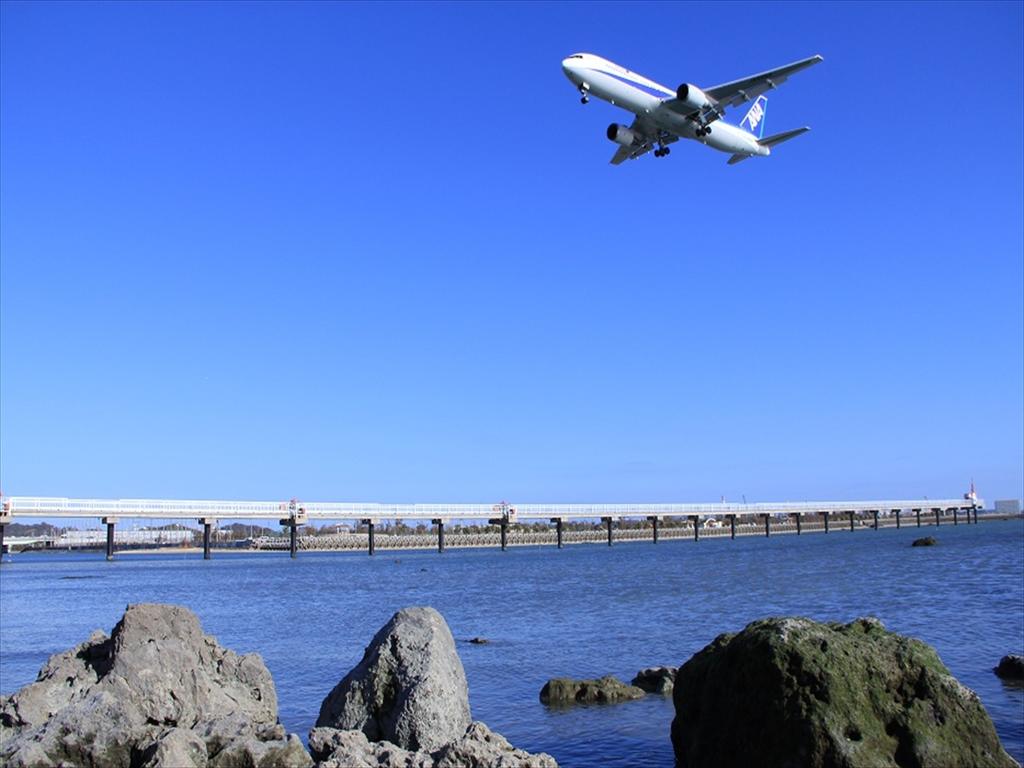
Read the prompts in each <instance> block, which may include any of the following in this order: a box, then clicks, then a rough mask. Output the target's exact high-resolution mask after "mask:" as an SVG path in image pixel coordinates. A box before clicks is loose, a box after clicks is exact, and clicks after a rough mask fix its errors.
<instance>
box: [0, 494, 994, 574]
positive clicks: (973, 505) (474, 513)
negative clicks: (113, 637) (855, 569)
mask: <svg viewBox="0 0 1024 768" xmlns="http://www.w3.org/2000/svg"><path fill="white" fill-rule="evenodd" d="M983 506H984V501H983V500H982V499H979V498H978V497H977V496H975V495H974V493H973V492H972V493H968V494H965V495H964V496H963V497H962V498H959V499H927V498H925V499H897V500H883V501H799V502H789V501H785V502H771V503H756V504H745V503H744V504H735V503H724V502H723V503H720V504H510V503H508V502H500V503H498V504H377V503H366V504H361V503H352V502H300V501H298V500H296V499H292V500H290V501H285V502H280V501H195V500H163V499H67V498H54V497H40V496H11V497H9V498H6V499H4V500H3V504H2V506H0V552H2V551H3V536H4V533H3V532H4V528H5V527H6V526H7V525H8V524H10V523H11V522H12V521H13V520H14V518H15V517H26V518H29V517H37V518H38V517H44V518H48V519H53V518H61V519H65V518H97V517H98V518H99V519H100V520H101V521H102V522H103V523H104V524H105V525H106V527H107V542H106V543H107V559H108V560H111V559H113V556H114V527H115V526H116V525H117V523H118V522H120V521H122V520H131V519H159V520H170V519H183V520H196V521H197V522H198V523H199V524H201V525H202V526H203V557H204V558H205V559H209V558H210V530H211V526H212V525H213V524H214V523H216V522H217V521H218V520H277V521H278V522H279V523H280V525H282V526H286V527H287V528H288V529H289V551H290V553H291V556H292V557H295V556H296V553H297V550H298V546H297V534H296V531H297V528H298V527H299V526H300V525H305V524H307V523H308V522H309V521H310V520H331V521H338V520H353V521H357V522H359V523H361V524H364V525H366V526H367V529H368V533H369V535H368V543H367V547H368V550H369V554H371V555H372V554H373V553H374V549H375V540H374V534H375V529H376V526H377V525H379V524H380V523H381V522H382V521H399V520H429V521H430V522H431V523H432V524H433V525H435V526H436V528H437V542H438V550H439V551H443V550H444V527H445V524H446V523H448V522H450V521H452V520H466V521H472V522H476V523H485V524H488V525H497V526H498V527H499V529H500V534H501V535H500V546H501V549H502V550H504V549H505V548H506V546H507V531H508V526H509V525H510V524H512V523H515V522H516V521H518V520H543V521H547V522H550V523H552V524H554V526H555V531H556V536H557V545H558V547H559V548H561V547H562V544H563V535H562V529H563V525H564V523H565V521H567V520H596V519H600V520H601V521H602V522H604V524H605V526H606V530H607V538H608V545H609V546H611V544H612V542H613V540H614V526H615V523H616V522H617V521H620V520H623V519H641V520H647V521H649V522H650V523H651V530H652V538H653V541H654V543H657V542H658V524H659V522H661V521H664V520H667V519H672V518H684V519H688V520H690V521H692V523H693V530H694V538H699V536H700V521H701V520H707V519H709V518H714V519H726V520H728V521H729V526H730V534H731V536H732V537H733V538H735V536H736V519H737V518H746V519H748V520H750V519H752V520H754V521H755V522H756V521H757V519H758V518H760V519H761V520H762V521H763V523H764V533H765V535H766V536H769V535H771V521H772V519H773V518H777V517H785V518H790V519H793V520H794V521H795V522H796V531H797V534H800V533H801V532H802V527H803V522H802V521H803V519H804V518H805V517H807V516H815V517H819V516H820V518H821V519H822V520H823V521H824V530H825V533H828V532H829V524H830V519H835V518H836V517H839V518H840V520H841V519H842V518H843V517H846V518H847V519H848V520H849V526H850V530H853V529H854V519H855V518H856V517H864V516H870V518H871V520H872V527H873V528H874V529H875V530H877V529H878V518H879V514H885V515H886V516H889V515H893V516H895V519H896V527H897V528H899V527H900V526H901V516H902V514H903V513H906V512H909V513H910V514H912V515H914V518H915V521H916V523H917V525H918V526H920V525H921V516H922V514H926V515H931V516H934V520H935V524H936V525H939V523H940V520H941V518H942V517H943V516H945V517H947V518H948V517H952V521H953V524H954V525H957V524H959V518H960V513H966V522H967V523H970V522H971V515H972V514H973V516H974V523H977V522H978V510H979V509H981V508H982V507H983Z"/></svg>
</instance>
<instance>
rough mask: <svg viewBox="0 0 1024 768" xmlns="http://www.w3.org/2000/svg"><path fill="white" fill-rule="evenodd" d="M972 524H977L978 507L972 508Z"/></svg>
mask: <svg viewBox="0 0 1024 768" xmlns="http://www.w3.org/2000/svg"><path fill="white" fill-rule="evenodd" d="M974 524H975V525H977V524H978V508H977V507H975V508H974Z"/></svg>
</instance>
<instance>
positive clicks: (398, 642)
mask: <svg viewBox="0 0 1024 768" xmlns="http://www.w3.org/2000/svg"><path fill="white" fill-rule="evenodd" d="M471 721H472V719H471V717H470V711H469V687H468V686H467V684H466V673H465V671H464V670H463V668H462V661H461V660H460V659H459V654H458V653H457V652H456V650H455V640H454V639H453V638H452V633H451V631H450V630H449V629H448V625H447V624H446V623H445V620H444V619H443V618H442V617H441V614H439V613H438V612H437V611H435V610H434V609H433V608H406V609H404V610H401V611H399V612H398V613H396V614H395V615H394V616H393V617H392V618H391V620H390V621H389V622H388V623H387V624H385V625H384V626H383V627H382V628H381V630H380V631H379V632H378V633H377V634H376V636H374V638H373V641H372V642H371V643H370V645H369V647H368V648H367V649H366V652H365V654H364V655H363V659H362V661H360V662H359V664H358V665H357V666H356V667H355V669H353V670H352V671H351V672H349V673H348V674H347V675H346V676H345V677H344V678H343V679H342V681H341V682H340V683H338V684H337V685H336V686H335V687H334V690H332V691H331V692H330V693H329V694H328V695H327V698H325V699H324V701H323V704H322V705H321V707H320V717H319V718H318V719H317V721H316V724H317V727H326V728H336V729H338V730H358V731H362V732H363V733H364V734H365V735H366V737H367V739H369V740H370V741H389V742H391V743H392V744H395V745H397V746H399V747H401V748H403V749H407V750H412V751H417V750H426V751H432V750H436V749H438V748H440V747H442V746H444V745H445V744H449V743H451V742H453V741H456V740H457V739H459V738H461V737H462V735H463V734H464V733H465V732H466V729H467V728H468V727H469V724H470V722H471Z"/></svg>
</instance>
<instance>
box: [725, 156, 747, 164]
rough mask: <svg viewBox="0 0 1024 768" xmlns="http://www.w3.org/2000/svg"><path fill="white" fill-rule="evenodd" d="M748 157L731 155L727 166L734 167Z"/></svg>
mask: <svg viewBox="0 0 1024 768" xmlns="http://www.w3.org/2000/svg"><path fill="white" fill-rule="evenodd" d="M748 157H750V155H733V156H732V157H730V158H729V165H736V163H738V162H740V161H741V160H746V159H747V158H748Z"/></svg>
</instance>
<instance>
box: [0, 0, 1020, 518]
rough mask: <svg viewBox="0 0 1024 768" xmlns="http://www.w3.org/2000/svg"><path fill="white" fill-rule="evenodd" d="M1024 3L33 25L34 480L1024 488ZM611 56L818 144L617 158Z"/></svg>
mask: <svg viewBox="0 0 1024 768" xmlns="http://www.w3.org/2000/svg"><path fill="white" fill-rule="evenodd" d="M1022 8H1024V5H1022V4H1021V3H998V4H985V3H969V4H954V3H927V4H924V3H922V4H916V5H898V4H890V3H885V4H861V3H856V4H855V3H850V4H844V5H828V4H811V3H794V4H789V5H772V4H767V3H765V4H753V5H743V4H738V3H721V4H709V5H700V4H690V3H686V4H680V5H671V4H662V3H658V4H653V5H640V4H632V3H631V4H628V5H625V4H622V3H603V4H594V5H590V4H583V3H572V4H565V5H546V4H538V3H518V4H501V5H488V4H466V3H459V4H453V5H430V4H418V3H417V4H408V5H404V4H367V5H358V4H328V3H307V4H271V3H261V4H255V5H246V4H243V3H225V4H202V3H181V4H153V3H138V4H135V3H111V4H104V5H94V4H88V3H68V4H50V3H43V2H32V3H17V2H4V3H3V4H2V6H0V16H2V40H0V42H2V45H0V64H2V71H0V109H2V112H0V185H2V187H0V194H2V198H0V225H2V226H0V253H2V263H0V278H2V285H0V321H2V328H0V345H2V346H0V364H2V365H0V387H2V389H0V419H2V432H0V450H2V456H0V473H2V474H0V482H2V485H3V491H4V492H5V493H7V494H12V495H60V496H86V497H91V496H98V497H140V496H143V497H145V496H150V497H166V498H189V497H191V498H252V499H286V498H289V497H292V496H297V497H299V498H301V499H305V500H338V501H343V500H351V501H360V500H365V501H418V502H427V501H474V502H476V501H479V502H486V501H498V500H501V499H509V500H513V501H519V502H526V501H625V500H636V501H700V500H718V499H719V497H721V496H723V495H724V496H725V497H726V498H727V499H730V500H738V499H740V498H741V497H742V496H744V495H745V496H746V498H747V499H748V500H749V501H755V500H762V501H764V500H783V499H817V498H849V497H855V498H870V497H882V498H892V497H908V496H919V495H930V496H933V497H935V496H947V495H951V494H959V493H962V492H963V491H964V490H966V486H967V484H968V482H969V481H970V479H971V477H972V476H973V477H974V478H975V481H976V483H977V485H978V490H979V492H980V493H981V494H982V495H984V496H985V497H986V498H987V499H989V500H991V499H994V498H1003V497H1019V496H1021V495H1022V493H1024V490H1022V464H1024V448H1022V446H1024V373H1022V371H1024V305H1022V292H1024V269H1022V264H1024V224H1022V217H1024V213H1022V211H1024V160H1022V151H1024V138H1022V137H1024V129H1022V125H1024V110H1022V95H1024V83H1022V77H1024V75H1022V73H1024V57H1022V40H1024V23H1022ZM576 51H590V52H594V53H598V54H601V55H604V56H606V57H607V58H610V59H612V60H613V61H617V62H619V63H622V64H624V65H626V66H628V67H629V68H630V69H633V70H635V71H638V72H641V73H643V74H646V75H648V76H649V77H651V78H653V79H655V80H658V81H659V82H662V83H664V84H666V85H668V86H669V87H672V88H674V87H675V86H677V85H678V84H679V83H680V82H683V81H687V82H693V83H696V84H698V85H700V84H703V85H712V84H715V83H720V82H724V81H727V80H731V79H734V78H737V77H740V76H744V75H748V74H752V73H754V72H757V71H760V70H763V69H766V68H769V67H772V66H777V65H780V64H784V63H788V62H790V61H793V60H795V59H798V58H802V57H805V56H809V55H812V54H815V53H821V54H822V55H823V56H824V57H825V62H824V63H823V64H821V65H819V66H817V67H815V68H813V69H811V70H809V71H807V72H804V73H801V74H800V75H798V76H796V77H794V78H793V79H792V80H790V81H789V82H788V83H786V85H785V86H783V87H782V88H781V89H780V90H779V91H777V92H775V93H773V94H772V95H771V98H770V103H769V109H768V117H767V130H768V131H769V132H775V131H779V130H783V129H786V128H790V127H796V126H801V125H805V124H807V125H811V126H812V128H813V130H812V132H811V133H809V134H807V135H806V136H802V137H800V138H799V139H796V140H794V141H793V142H791V143H788V144H785V145H784V146H782V147H780V148H779V149H778V150H777V151H776V153H775V155H773V157H771V158H770V159H768V160H763V161H762V160H751V161H747V162H745V163H741V164H740V165H738V166H735V167H729V166H727V165H726V164H725V161H726V159H727V156H726V155H723V154H719V153H716V152H713V151H711V150H708V149H706V148H703V147H700V146H698V145H696V144H694V143H681V144H679V145H677V146H676V147H675V148H674V150H673V152H672V155H671V157H669V158H666V159H659V160H656V159H654V158H653V157H646V158H643V159H642V160H638V161H636V162H633V163H628V164H626V165H624V166H621V167H618V168H615V167H612V166H610V165H608V159H609V158H610V156H611V154H612V152H613V151H614V148H615V147H614V145H613V144H611V143H610V142H608V141H607V139H606V138H605V137H604V131H605V128H606V126H607V124H608V123H609V122H611V121H613V120H615V121H621V122H629V116H628V115H627V114H625V113H623V112H620V111H619V110H617V109H616V108H614V107H612V106H610V105H608V104H605V103H602V102H598V101H596V100H594V101H592V102H591V103H590V104H589V105H587V106H586V107H584V106H582V105H580V103H579V100H578V98H577V95H576V94H575V92H574V91H573V89H572V86H571V84H570V83H569V82H568V81H567V80H566V79H565V78H564V76H563V75H562V72H561V70H560V66H559V64H560V61H561V59H562V58H563V57H564V56H566V55H567V54H570V53H573V52H576ZM741 117H742V112H737V111H734V112H732V113H730V115H729V118H730V120H731V121H732V122H738V121H739V119H740V118H741Z"/></svg>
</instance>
